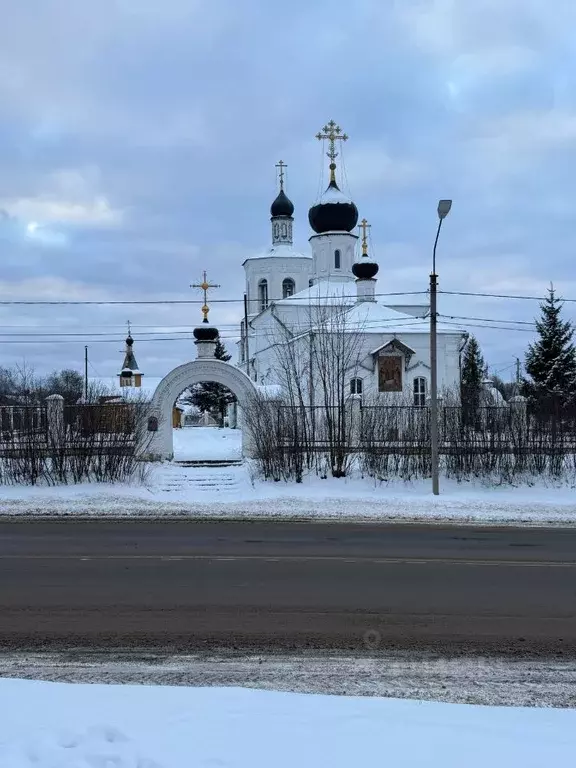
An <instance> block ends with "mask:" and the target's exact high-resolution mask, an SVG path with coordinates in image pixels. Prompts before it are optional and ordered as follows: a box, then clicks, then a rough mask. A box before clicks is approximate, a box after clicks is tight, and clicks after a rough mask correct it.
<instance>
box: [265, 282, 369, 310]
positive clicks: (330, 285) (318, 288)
mask: <svg viewBox="0 0 576 768" xmlns="http://www.w3.org/2000/svg"><path fill="white" fill-rule="evenodd" d="M274 303H275V304H297V305H298V306H300V305H301V306H303V307H305V306H307V305H312V306H318V305H325V306H333V305H339V304H344V305H346V304H355V303H356V284H355V283H354V281H353V280H349V281H347V282H342V281H339V280H320V281H319V282H317V283H314V285H311V286H310V287H309V288H305V289H304V290H303V291H299V292H298V293H295V294H293V295H292V296H287V297H286V298H285V299H280V300H279V301H275V302H274Z"/></svg>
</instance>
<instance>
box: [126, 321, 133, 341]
mask: <svg viewBox="0 0 576 768" xmlns="http://www.w3.org/2000/svg"><path fill="white" fill-rule="evenodd" d="M126 325H127V326H128V338H131V336H132V333H131V331H132V328H131V327H130V320H126Z"/></svg>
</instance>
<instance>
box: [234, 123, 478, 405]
mask: <svg viewBox="0 0 576 768" xmlns="http://www.w3.org/2000/svg"><path fill="white" fill-rule="evenodd" d="M317 138H318V139H321V140H324V141H327V143H328V152H327V154H328V157H329V159H330V165H329V170H330V183H329V185H328V187H327V189H326V191H325V192H324V194H323V195H322V196H321V197H320V199H319V200H318V201H317V202H316V203H315V204H314V205H313V206H312V207H311V208H310V210H309V211H308V221H309V223H310V227H311V229H312V233H311V235H310V238H309V242H310V252H309V253H301V252H299V251H297V250H295V248H294V246H293V238H292V227H293V222H294V205H293V204H292V202H291V201H290V200H289V198H288V196H287V195H286V192H285V190H284V173H283V169H284V164H283V163H280V164H279V168H280V191H279V194H278V196H277V197H276V199H275V200H274V202H273V203H272V206H271V209H270V214H271V223H272V246H271V248H270V249H269V250H268V251H266V252H265V253H262V254H258V255H255V256H251V257H249V258H247V259H246V261H245V262H244V265H243V266H244V270H245V276H246V288H245V293H246V313H245V319H244V320H243V322H242V324H241V339H240V342H239V360H238V366H239V367H240V368H241V369H242V370H243V371H245V372H246V373H247V374H248V375H249V376H250V378H251V379H252V380H253V381H255V382H257V383H258V384H264V385H274V384H280V385H282V384H284V383H285V382H284V378H285V372H284V370H285V366H284V364H283V363H281V360H285V359H286V354H285V352H286V345H293V348H294V350H297V352H296V354H297V356H299V357H300V360H301V370H302V371H303V372H304V375H305V371H306V356H307V355H308V354H309V352H308V350H309V349H310V348H311V339H312V338H314V337H316V338H317V336H318V334H320V333H334V334H339V335H340V337H341V338H344V336H343V335H345V337H346V338H347V339H349V342H342V343H339V344H338V345H337V346H338V349H340V350H341V351H342V354H343V356H344V357H346V355H347V357H346V366H345V368H344V369H343V375H344V377H345V389H346V392H347V393H349V394H352V395H361V396H362V397H363V398H368V397H370V398H371V399H375V400H377V401H381V402H382V404H386V402H393V401H394V400H396V399H398V396H401V399H402V402H407V401H409V402H411V403H413V404H414V405H424V404H425V403H426V398H427V396H428V392H429V387H430V333H429V331H430V322H429V305H428V304H420V305H414V306H413V305H410V304H402V305H399V304H390V303H388V302H385V301H381V300H380V297H379V295H378V294H379V289H378V283H377V278H376V276H377V274H378V270H379V267H378V264H377V263H376V262H375V261H374V260H373V259H372V258H371V257H370V255H369V254H368V241H367V228H368V224H367V222H366V220H365V219H363V220H362V221H361V222H360V224H358V219H359V214H358V209H357V207H356V205H355V203H354V202H353V201H352V200H351V199H350V198H349V197H347V196H346V195H345V194H344V193H343V192H342V191H341V190H340V188H339V186H338V184H337V181H336V162H335V161H336V157H337V155H338V153H337V152H336V149H335V147H336V142H338V141H345V140H346V139H347V138H348V137H347V136H346V135H345V134H342V133H341V131H340V128H339V126H337V125H336V124H335V123H334V122H333V121H331V122H330V123H328V124H327V125H326V126H325V127H324V129H323V132H322V133H319V134H318V135H317ZM382 298H384V297H382ZM466 338H467V335H466V333H465V331H464V330H463V329H460V328H457V327H455V326H448V325H444V324H442V323H438V342H437V347H438V387H439V389H440V390H442V389H444V388H456V387H459V384H460V358H461V351H462V348H463V346H464V343H465V341H466ZM325 349H326V347H325ZM344 350H345V351H344ZM311 364H312V363H311ZM281 369H282V370H281ZM309 400H312V401H313V400H314V393H313V388H312V387H311V388H310V395H309ZM312 404H314V403H313V402H312Z"/></svg>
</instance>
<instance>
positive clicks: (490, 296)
mask: <svg viewBox="0 0 576 768" xmlns="http://www.w3.org/2000/svg"><path fill="white" fill-rule="evenodd" d="M438 293H443V294H444V295H445V296H477V297H480V298H488V299H521V300H523V301H546V299H547V297H546V296H512V295H510V294H506V293H472V292H467V291H438ZM558 301H561V302H576V299H563V298H560V297H558Z"/></svg>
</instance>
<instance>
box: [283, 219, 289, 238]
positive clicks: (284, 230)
mask: <svg viewBox="0 0 576 768" xmlns="http://www.w3.org/2000/svg"><path fill="white" fill-rule="evenodd" d="M282 237H284V238H286V237H288V227H287V226H286V222H285V221H283V222H282Z"/></svg>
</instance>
